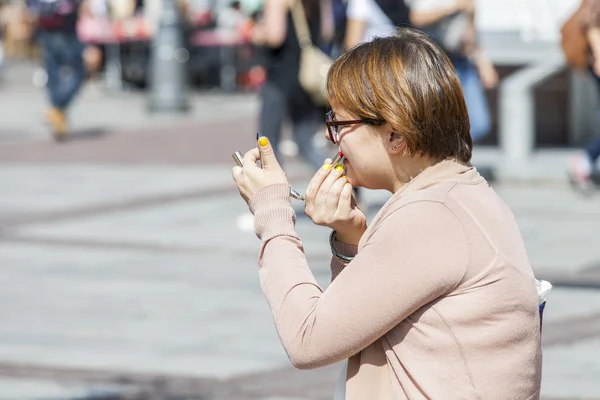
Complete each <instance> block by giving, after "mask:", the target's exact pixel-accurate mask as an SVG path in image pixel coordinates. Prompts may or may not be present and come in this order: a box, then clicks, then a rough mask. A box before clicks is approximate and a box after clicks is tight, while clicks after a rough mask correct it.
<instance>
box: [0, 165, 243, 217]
mask: <svg viewBox="0 0 600 400" xmlns="http://www.w3.org/2000/svg"><path fill="white" fill-rule="evenodd" d="M0 186H1V187H2V188H3V190H2V196H0V223H1V221H2V220H6V219H12V218H15V217H19V216H23V215H28V216H29V217H34V216H35V215H36V214H38V213H48V212H59V211H69V210H74V209H79V208H81V207H93V206H95V205H98V204H106V203H118V202H127V201H130V200H135V199H138V198H146V197H149V198H155V197H157V196H163V195H168V194H173V193H175V194H176V193H187V192H190V191H198V190H200V189H212V188H220V187H226V186H231V187H232V189H233V183H232V182H231V172H230V170H228V169H226V168H223V167H218V166H214V167H211V166H204V167H202V168H196V167H169V166H143V167H139V166H129V167H128V166H110V165H106V166H98V165H94V166H92V165H80V166H68V165H65V166H53V167H42V166H35V165H28V166H3V167H2V168H0Z"/></svg>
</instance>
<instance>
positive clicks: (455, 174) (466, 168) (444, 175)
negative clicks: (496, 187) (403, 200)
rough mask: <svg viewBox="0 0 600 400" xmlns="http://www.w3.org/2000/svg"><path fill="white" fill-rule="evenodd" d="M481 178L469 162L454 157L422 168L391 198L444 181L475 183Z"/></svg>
mask: <svg viewBox="0 0 600 400" xmlns="http://www.w3.org/2000/svg"><path fill="white" fill-rule="evenodd" d="M483 180H484V179H483V177H482V176H481V175H479V172H477V169H476V168H475V167H474V166H473V165H471V164H470V163H467V164H465V163H462V162H459V161H457V160H455V159H446V160H443V161H440V162H438V163H436V164H434V165H432V166H430V167H428V168H426V169H424V170H423V171H422V172H421V173H420V174H419V175H417V176H415V177H414V178H413V179H411V180H410V181H408V182H407V183H406V184H405V185H404V186H402V187H401V188H400V189H399V190H397V191H396V193H394V194H393V195H392V198H395V197H399V196H401V195H403V194H406V193H410V192H414V191H418V190H422V189H425V188H428V187H430V186H432V185H435V184H439V183H444V182H456V183H464V184H477V183H481V182H483Z"/></svg>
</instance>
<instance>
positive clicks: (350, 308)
mask: <svg viewBox="0 0 600 400" xmlns="http://www.w3.org/2000/svg"><path fill="white" fill-rule="evenodd" d="M250 207H251V210H252V212H253V213H254V215H255V218H256V227H257V231H256V233H257V235H258V237H259V238H261V240H262V244H261V248H260V253H259V275H260V281H261V286H262V289H263V292H264V293H265V296H266V298H267V301H268V303H269V306H270V308H271V312H272V313H273V317H274V321H275V324H276V327H277V330H278V332H279V336H280V339H281V342H282V344H283V346H284V348H285V350H286V352H287V354H288V356H289V358H290V361H291V362H292V364H293V365H294V366H296V367H297V368H302V369H308V368H317V367H320V366H323V365H327V364H332V363H335V362H337V361H340V360H343V359H345V358H348V357H349V356H351V355H353V354H356V353H357V352H359V351H360V350H362V349H364V348H365V347H367V346H368V345H369V344H371V343H373V342H374V341H375V340H377V339H379V338H380V337H381V336H383V335H384V334H385V333H386V332H388V331H389V330H391V329H392V328H393V327H395V326H396V325H398V324H399V323H400V322H401V321H402V320H404V319H405V318H407V317H408V316H409V315H411V314H412V313H414V312H415V311H416V310H418V309H419V308H421V307H422V306H423V305H425V304H427V303H429V302H431V301H433V300H434V299H436V298H439V297H440V296H443V295H444V294H446V293H448V292H450V291H451V290H452V289H453V288H455V287H456V285H457V284H458V283H459V282H460V280H461V279H462V277H463V275H464V272H465V270H466V266H467V263H468V259H469V255H468V254H469V252H468V245H467V240H466V238H465V233H464V232H463V230H462V226H461V225H460V223H459V221H458V220H457V218H456V217H455V216H454V214H453V213H452V212H450V211H449V210H448V209H447V208H446V206H444V205H443V204H439V203H435V202H419V203H413V204H410V205H407V206H405V207H404V208H402V209H400V210H398V211H396V212H394V213H393V214H391V215H390V216H388V217H387V218H386V219H385V220H384V221H382V222H381V223H380V225H379V226H378V227H375V229H376V230H375V231H374V232H373V233H372V235H371V236H370V237H369V239H368V241H367V242H366V243H365V245H364V247H363V248H362V249H361V251H360V253H358V254H357V255H356V257H355V258H354V260H353V261H352V262H350V263H349V264H348V265H347V266H346V267H345V268H344V270H343V272H342V273H340V274H339V276H337V278H336V279H335V280H334V281H333V282H332V283H331V285H330V286H329V287H328V289H327V290H326V291H325V292H323V290H322V289H321V288H320V287H319V285H318V284H317V282H316V280H315V278H314V276H313V274H312V273H311V271H310V269H309V268H308V265H307V262H306V258H305V255H304V249H303V246H302V242H301V241H300V239H299V238H298V236H297V235H296V233H295V231H294V221H295V214H294V210H293V208H292V207H291V206H290V203H289V187H288V186H285V185H274V186H270V187H268V188H265V189H263V190H262V191H261V192H260V193H258V194H257V195H256V196H255V198H254V199H253V200H252V201H251V202H250Z"/></svg>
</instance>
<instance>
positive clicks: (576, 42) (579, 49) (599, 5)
mask: <svg viewBox="0 0 600 400" xmlns="http://www.w3.org/2000/svg"><path fill="white" fill-rule="evenodd" d="M562 47H563V50H564V52H565V57H566V59H567V62H568V63H569V65H571V66H572V67H573V68H575V69H580V70H583V71H585V72H586V73H590V74H591V76H592V77H593V79H594V81H595V84H596V87H597V88H598V92H599V93H600V0H583V1H582V2H581V5H580V7H579V8H578V9H577V11H576V12H575V13H574V14H573V15H572V16H571V18H569V19H568V20H567V22H566V23H565V24H564V25H563V28H562ZM594 126H595V128H596V129H595V132H594V139H593V140H592V141H591V142H590V143H589V145H588V146H587V147H586V149H585V151H583V152H582V153H581V154H577V155H576V156H574V157H573V158H572V159H571V160H570V161H569V164H568V172H569V176H570V179H571V181H572V182H573V183H574V184H575V185H576V186H577V188H579V189H580V190H582V191H583V192H584V193H588V192H589V190H590V189H591V188H592V185H591V182H590V177H591V175H592V173H593V172H594V171H596V170H597V167H598V165H597V163H598V158H599V157H600V110H599V111H598V113H597V115H596V121H595V124H594Z"/></svg>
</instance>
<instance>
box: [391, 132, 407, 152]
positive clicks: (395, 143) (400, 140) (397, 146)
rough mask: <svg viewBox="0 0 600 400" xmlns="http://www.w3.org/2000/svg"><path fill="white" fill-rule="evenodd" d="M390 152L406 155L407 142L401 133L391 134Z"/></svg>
mask: <svg viewBox="0 0 600 400" xmlns="http://www.w3.org/2000/svg"><path fill="white" fill-rule="evenodd" d="M388 151H389V153H390V154H401V153H402V154H404V152H405V151H406V141H405V140H404V137H403V136H402V135H400V134H399V133H396V132H392V133H390V141H389V147H388Z"/></svg>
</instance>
